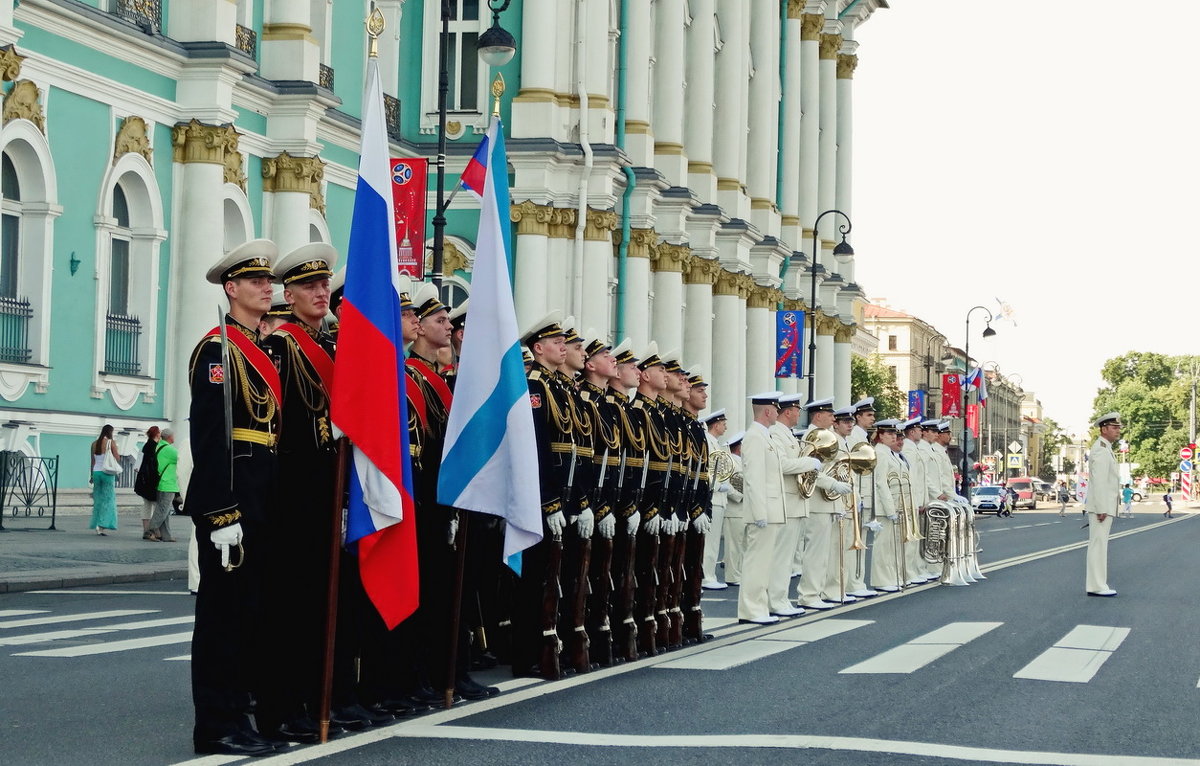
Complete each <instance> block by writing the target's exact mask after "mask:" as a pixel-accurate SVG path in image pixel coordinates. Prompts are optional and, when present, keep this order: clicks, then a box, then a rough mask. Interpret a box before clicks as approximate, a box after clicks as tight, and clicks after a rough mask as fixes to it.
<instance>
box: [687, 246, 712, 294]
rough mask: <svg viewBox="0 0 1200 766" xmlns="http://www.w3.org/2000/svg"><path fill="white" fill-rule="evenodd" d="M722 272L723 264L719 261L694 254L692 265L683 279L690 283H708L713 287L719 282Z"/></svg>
mask: <svg viewBox="0 0 1200 766" xmlns="http://www.w3.org/2000/svg"><path fill="white" fill-rule="evenodd" d="M720 273H721V264H720V263H719V262H718V261H714V260H711V259H709V258H701V257H699V256H697V255H695V254H693V255H692V262H691V265H690V267H689V268H688V270H687V272H686V273H685V274H684V275H683V281H684V282H686V283H687V284H689V285H708V286H709V287H711V286H713V285H715V284H716V283H717V277H718V276H719V275H720Z"/></svg>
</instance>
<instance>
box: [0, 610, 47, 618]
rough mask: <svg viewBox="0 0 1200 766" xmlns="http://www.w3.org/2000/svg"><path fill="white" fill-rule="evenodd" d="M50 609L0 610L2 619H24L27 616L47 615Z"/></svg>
mask: <svg viewBox="0 0 1200 766" xmlns="http://www.w3.org/2000/svg"><path fill="white" fill-rule="evenodd" d="M48 611H50V610H49V609H0V617H24V616H25V615H27V614H46V613H47V612H48Z"/></svg>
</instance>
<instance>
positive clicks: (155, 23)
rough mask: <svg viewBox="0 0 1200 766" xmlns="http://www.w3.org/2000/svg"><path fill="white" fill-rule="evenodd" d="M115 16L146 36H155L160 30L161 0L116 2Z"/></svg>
mask: <svg viewBox="0 0 1200 766" xmlns="http://www.w3.org/2000/svg"><path fill="white" fill-rule="evenodd" d="M117 16H119V17H120V18H122V19H125V20H126V21H128V22H129V23H131V24H136V25H137V26H138V27H141V30H142V31H143V32H145V33H146V34H157V33H158V31H159V30H160V29H162V0H117Z"/></svg>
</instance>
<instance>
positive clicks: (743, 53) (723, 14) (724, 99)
mask: <svg viewBox="0 0 1200 766" xmlns="http://www.w3.org/2000/svg"><path fill="white" fill-rule="evenodd" d="M717 8H718V13H719V17H720V20H721V38H722V41H723V46H722V48H721V52H720V53H718V54H717V63H716V66H717V77H716V103H717V107H716V111H715V112H714V115H720V117H719V118H714V119H715V121H716V139H715V142H714V155H715V156H714V157H713V169H714V170H715V171H716V174H717V204H719V205H720V206H721V207H722V208H723V209H724V211H725V213H726V215H729V216H730V217H733V218H742V219H744V220H745V219H748V218H749V215H750V209H749V208H750V205H749V198H748V197H746V195H745V194H743V192H742V184H743V183H744V179H745V175H744V173H743V167H744V166H743V164H742V156H743V155H742V152H744V151H745V146H746V110H747V105H746V91H747V79H748V77H749V75H750V70H749V61H748V59H749V46H748V43H747V40H748V39H749V37H748V36H749V32H750V24H749V19H748V18H747V17H746V16H747V14H748V12H749V6H748V5H747V4H746V2H745V0H718V2H717ZM716 147H720V150H719V151H717V150H716ZM739 411H740V409H739Z"/></svg>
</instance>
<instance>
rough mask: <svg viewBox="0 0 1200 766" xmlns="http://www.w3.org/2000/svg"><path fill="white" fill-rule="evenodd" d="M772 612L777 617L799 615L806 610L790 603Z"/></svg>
mask: <svg viewBox="0 0 1200 766" xmlns="http://www.w3.org/2000/svg"><path fill="white" fill-rule="evenodd" d="M771 614H772V615H774V616H776V617H799V616H800V615H802V614H804V610H803V609H801V608H800V607H798V606H792V605H790V604H789V605H788V606H785V607H784V608H782V609H773V610H771Z"/></svg>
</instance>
